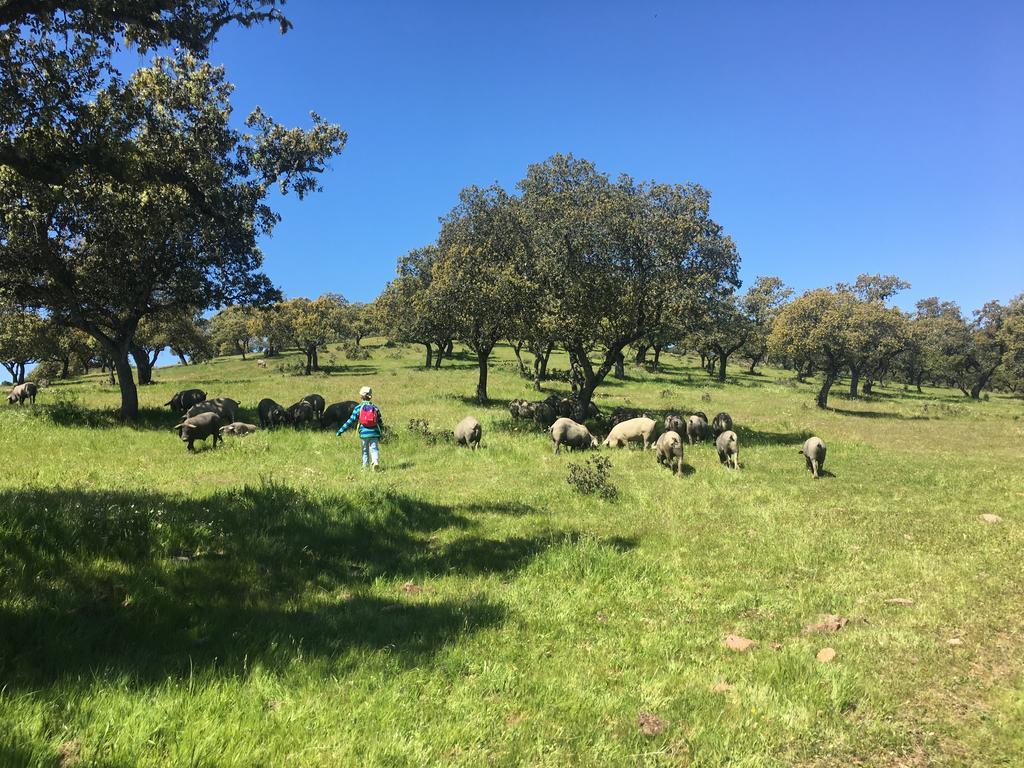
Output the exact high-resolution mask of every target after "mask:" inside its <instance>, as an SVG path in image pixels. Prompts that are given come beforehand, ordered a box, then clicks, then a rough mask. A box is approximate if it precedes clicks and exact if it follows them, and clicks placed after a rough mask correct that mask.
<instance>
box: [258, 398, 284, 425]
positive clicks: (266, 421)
mask: <svg viewBox="0 0 1024 768" xmlns="http://www.w3.org/2000/svg"><path fill="white" fill-rule="evenodd" d="M256 412H257V413H258V414H259V417H260V426H261V427H263V428H264V429H266V428H267V427H269V428H271V429H273V428H274V427H277V426H280V425H281V424H287V423H288V421H289V419H288V411H286V410H285V409H284V406H283V405H281V404H280V403H278V402H276V401H274V400H271V399H270V398H269V397H264V398H263V399H262V400H260V402H259V404H258V405H257V406H256Z"/></svg>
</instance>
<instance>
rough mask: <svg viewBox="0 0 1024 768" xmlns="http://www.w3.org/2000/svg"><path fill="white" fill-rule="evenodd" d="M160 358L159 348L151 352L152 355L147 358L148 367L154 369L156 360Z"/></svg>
mask: <svg viewBox="0 0 1024 768" xmlns="http://www.w3.org/2000/svg"><path fill="white" fill-rule="evenodd" d="M158 357H160V347H157V348H156V349H154V350H153V354H152V355H150V356H149V367H150V368H156V359H157V358H158Z"/></svg>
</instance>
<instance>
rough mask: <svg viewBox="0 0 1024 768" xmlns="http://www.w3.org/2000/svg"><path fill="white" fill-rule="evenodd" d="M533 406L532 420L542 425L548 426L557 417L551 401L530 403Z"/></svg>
mask: <svg viewBox="0 0 1024 768" xmlns="http://www.w3.org/2000/svg"><path fill="white" fill-rule="evenodd" d="M531 405H532V406H533V409H532V410H533V420H534V421H535V422H537V424H539V425H540V426H542V427H550V426H551V425H552V424H554V423H555V419H557V418H558V413H556V412H555V409H554V408H553V407H552V406H551V403H531Z"/></svg>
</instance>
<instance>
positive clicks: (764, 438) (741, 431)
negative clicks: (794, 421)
mask: <svg viewBox="0 0 1024 768" xmlns="http://www.w3.org/2000/svg"><path fill="white" fill-rule="evenodd" d="M733 429H734V430H735V431H736V436H737V437H738V438H739V444H740V450H742V449H743V446H747V445H793V446H796V447H797V448H799V447H800V446H802V445H803V443H804V441H805V440H806V439H807V438H809V437H813V436H814V433H813V432H811V431H810V430H807V429H801V430H798V431H796V432H773V431H771V430H764V429H750V428H749V427H741V426H735V427H733ZM711 444H712V447H713V446H714V440H712V441H711Z"/></svg>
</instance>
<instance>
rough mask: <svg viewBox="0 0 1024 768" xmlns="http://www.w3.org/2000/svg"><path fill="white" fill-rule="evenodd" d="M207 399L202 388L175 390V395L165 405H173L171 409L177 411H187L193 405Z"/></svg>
mask: <svg viewBox="0 0 1024 768" xmlns="http://www.w3.org/2000/svg"><path fill="white" fill-rule="evenodd" d="M205 399H206V393H205V392H203V390H201V389H183V390H181V392H175V393H174V397H172V398H171V399H170V400H168V401H167V402H166V403H164V405H169V406H171V410H172V411H174V412H175V413H185V412H186V411H187V410H188V409H189V408H191V407H192V406H193V405H197V404H198V403H201V402H203V401H204V400H205Z"/></svg>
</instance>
